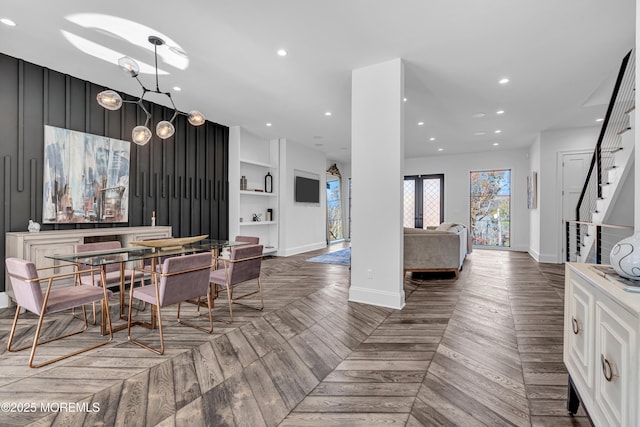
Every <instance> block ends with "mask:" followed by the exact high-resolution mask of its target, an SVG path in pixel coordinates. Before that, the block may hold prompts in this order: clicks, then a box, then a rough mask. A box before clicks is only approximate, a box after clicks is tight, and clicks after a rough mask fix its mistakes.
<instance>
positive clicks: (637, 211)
mask: <svg viewBox="0 0 640 427" xmlns="http://www.w3.org/2000/svg"><path fill="white" fill-rule="evenodd" d="M639 29H640V0H636V70H639V69H640V68H638V67H639V66H640V55H638V46H640V31H639ZM639 84H640V73H638V72H637V71H636V87H640V86H638V85H639ZM635 94H636V104H635V105H636V114H635V117H638V116H639V113H638V110H637V108H638V107H639V106H640V95H638V91H637V90H636V91H635ZM637 123H638V120H636V123H631V124H630V125H631V127H632V128H633V132H634V140H633V143H634V145H635V164H634V165H633V167H634V168H635V169H634V172H635V174H634V185H635V187H634V194H635V197H634V204H633V208H634V215H633V223H634V226H635V227H634V228H635V231H640V149H639V147H638V143H639V142H640V126H638V125H637Z"/></svg>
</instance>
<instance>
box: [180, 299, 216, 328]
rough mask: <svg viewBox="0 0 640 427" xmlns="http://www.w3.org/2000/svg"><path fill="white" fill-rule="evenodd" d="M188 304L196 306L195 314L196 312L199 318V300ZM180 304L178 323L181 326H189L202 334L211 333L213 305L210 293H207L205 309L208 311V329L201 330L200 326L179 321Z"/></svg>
mask: <svg viewBox="0 0 640 427" xmlns="http://www.w3.org/2000/svg"><path fill="white" fill-rule="evenodd" d="M188 302H193V303H194V304H196V305H197V306H198V311H197V312H198V316H200V298H198V300H197V302H194V301H188ZM180 304H181V303H178V323H180V324H181V325H186V326H189V327H191V328H194V329H197V330H199V331H202V332H206V333H208V334H210V333H211V332H213V305H212V303H211V291H209V292H207V308H208V310H209V329H206V328H203V327H202V326H198V325H196V324H193V323H190V322H185V321H184V320H182V319H180Z"/></svg>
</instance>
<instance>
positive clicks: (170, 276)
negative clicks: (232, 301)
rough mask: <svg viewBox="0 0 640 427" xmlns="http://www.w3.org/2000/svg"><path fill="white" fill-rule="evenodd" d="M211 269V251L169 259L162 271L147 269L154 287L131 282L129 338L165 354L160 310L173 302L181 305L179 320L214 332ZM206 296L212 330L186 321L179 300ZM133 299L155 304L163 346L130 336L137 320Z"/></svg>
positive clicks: (187, 324)
mask: <svg viewBox="0 0 640 427" xmlns="http://www.w3.org/2000/svg"><path fill="white" fill-rule="evenodd" d="M210 271H211V254H210V253H209V252H206V253H198V254H192V255H185V256H176V257H170V258H166V259H165V260H164V261H163V263H162V269H161V270H160V271H157V270H156V271H152V270H146V272H147V273H149V274H151V277H152V282H153V286H143V287H138V288H135V287H133V283H132V290H131V291H130V293H129V316H128V318H127V329H128V332H129V341H131V342H132V343H134V344H136V345H138V346H140V347H142V348H146V349H147V350H151V351H152V352H154V353H156V354H163V353H164V335H163V332H162V313H161V310H160V309H161V308H162V307H166V306H169V305H174V304H178V323H182V324H184V325H186V326H190V327H192V328H196V329H199V330H201V331H203V332H207V333H211V332H213V314H212V311H211V310H212V302H211V292H210V288H209V272H210ZM203 295H206V296H207V306H208V308H209V329H206V328H203V327H200V326H197V325H194V324H191V323H187V322H185V321H184V320H182V319H180V303H181V302H185V301H189V300H195V299H197V298H200V297H201V296H203ZM134 298H135V299H137V300H140V301H144V302H146V303H149V304H151V305H152V306H154V307H152V310H153V308H155V310H156V312H155V313H156V315H157V318H158V329H159V332H160V349H156V348H153V347H151V346H149V345H147V344H144V343H142V342H140V341H137V340H135V339H133V337H132V336H131V325H132V322H133V321H134V319H133V318H132V315H131V313H132V309H131V307H132V304H133V299H134ZM194 302H195V301H194ZM152 314H153V313H152ZM137 323H143V324H144V322H140V321H138V322H137ZM145 325H146V324H145Z"/></svg>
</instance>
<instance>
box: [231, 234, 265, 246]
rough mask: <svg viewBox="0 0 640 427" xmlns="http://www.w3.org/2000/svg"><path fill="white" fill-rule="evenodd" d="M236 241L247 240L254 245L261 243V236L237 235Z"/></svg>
mask: <svg viewBox="0 0 640 427" xmlns="http://www.w3.org/2000/svg"><path fill="white" fill-rule="evenodd" d="M235 241H236V242H247V243H251V244H252V245H257V244H258V243H260V238H259V237H253V236H236V238H235Z"/></svg>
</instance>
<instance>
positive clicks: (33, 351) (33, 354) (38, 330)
mask: <svg viewBox="0 0 640 427" xmlns="http://www.w3.org/2000/svg"><path fill="white" fill-rule="evenodd" d="M20 309H21V307H20V306H17V307H16V314H15V317H14V319H13V325H12V326H11V332H10V334H9V340H8V341H7V351H9V352H12V353H13V352H17V351H21V350H25V349H27V348H31V355H30V356H29V367H30V368H40V367H42V366H46V365H50V364H52V363H55V362H58V361H60V360H64V359H68V358H69V357H72V356H75V355H77V354H80V353H84V352H86V351H89V350H93V349H94V348H98V347H101V346H103V345H105V344H108V343H109V342H111V341H112V339H113V335H112V334H111V333H110V334H109V339H108V340H107V341H103V342H100V343H98V344H94V345H92V346H89V347H86V348H83V349H81V350H77V351H74V352H71V353H67V354H65V355H63V356H59V357H56V358H53V359H49V360H47V361H45V362H42V363H38V364H36V363H33V361H34V359H35V357H36V350H37V348H38V346H39V345H44V344H47V343H50V342H52V341H57V340H60V339H63V338H67V337H70V336H72V335H77V334H80V333H82V332H84V331H86V330H87V328H88V327H89V322H88V320H87V310H86V308H85V306H84V305H83V306H82V314H83V322H84V327H83V328H82V329H80V330H77V331H74V332H69V333H68V334H64V335H60V336H57V337H54V338H49V339H47V340H44V341H40V342H39V341H38V340H39V338H40V333H41V332H42V324H43V322H44V316H45V314H46V312H45V311H43V312H42V313H41V314H40V317H39V318H38V325H37V327H36V332H35V336H34V337H33V343H32V344H31V345H25V346H22V347H20V348H11V345H12V344H13V339H14V337H15V331H16V327H17V325H18V318H19V316H20ZM73 317H74V318H75V316H73Z"/></svg>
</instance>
